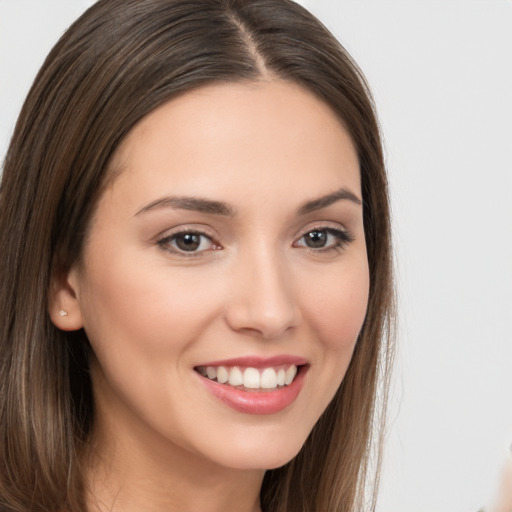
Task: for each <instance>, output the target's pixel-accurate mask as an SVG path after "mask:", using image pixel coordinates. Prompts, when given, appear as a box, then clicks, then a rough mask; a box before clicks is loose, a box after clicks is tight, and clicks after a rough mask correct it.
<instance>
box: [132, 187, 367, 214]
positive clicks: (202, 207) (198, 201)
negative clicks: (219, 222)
mask: <svg viewBox="0 0 512 512" xmlns="http://www.w3.org/2000/svg"><path fill="white" fill-rule="evenodd" d="M341 200H348V201H350V202H352V203H355V204H357V205H359V206H361V205H362V201H361V199H359V198H358V197H357V196H356V195H355V194H354V193H353V192H351V191H350V190H348V189H346V188H341V189H339V190H336V191H335V192H333V193H331V194H327V195H325V196H322V197H318V198H316V199H313V200H311V201H307V202H305V203H304V204H302V205H301V206H300V207H299V208H298V210H297V215H299V216H300V215H306V214H308V213H311V212H314V211H316V210H321V209H322V208H327V207H328V206H330V205H331V204H334V203H336V202H338V201H341ZM157 208H158V209H159V208H174V209H176V210H191V211H195V212H199V213H206V214H213V215H222V216H225V217H233V216H234V215H235V210H234V209H233V208H232V207H231V206H229V205H228V204H227V203H224V202H222V201H213V200H211V199H205V198H202V197H189V196H166V197H162V198H160V199H156V200H155V201H153V202H151V203H149V204H148V205H146V206H144V207H143V208H141V209H140V210H139V211H138V212H137V213H136V214H135V216H137V215H140V214H141V213H145V212H148V211H150V210H154V209H157Z"/></svg>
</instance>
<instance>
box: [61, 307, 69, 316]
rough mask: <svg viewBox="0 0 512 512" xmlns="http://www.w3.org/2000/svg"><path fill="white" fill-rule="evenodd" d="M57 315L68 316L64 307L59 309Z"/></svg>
mask: <svg viewBox="0 0 512 512" xmlns="http://www.w3.org/2000/svg"><path fill="white" fill-rule="evenodd" d="M59 315H60V316H68V312H67V311H66V310H65V309H61V310H60V311H59Z"/></svg>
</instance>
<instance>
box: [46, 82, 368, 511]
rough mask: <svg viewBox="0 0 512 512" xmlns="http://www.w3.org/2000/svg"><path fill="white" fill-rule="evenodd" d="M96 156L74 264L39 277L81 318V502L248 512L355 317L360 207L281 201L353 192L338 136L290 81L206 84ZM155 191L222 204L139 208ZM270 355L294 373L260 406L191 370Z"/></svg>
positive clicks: (288, 453) (290, 453)
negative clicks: (89, 399)
mask: <svg viewBox="0 0 512 512" xmlns="http://www.w3.org/2000/svg"><path fill="white" fill-rule="evenodd" d="M112 166H113V168H114V169H115V170H116V172H118V175H117V177H116V178H115V179H114V180H113V182H112V183H111V184H110V185H109V187H108V188H107V190H106V191H105V192H104V194H103V196H102V197H101V199H100V201H99V204H98V205H97V209H96V212H95V215H94V218H93V220H92V222H91V225H90V228H89V233H88V237H87V241H86V244H85V248H84V254H83V257H82V258H81V262H80V263H77V264H76V265H74V266H73V267H72V269H71V270H70V272H69V273H68V274H67V275H66V276H65V277H64V278H63V279H60V280H59V281H58V282H56V283H54V292H53V295H52V301H51V311H50V313H51V316H52V319H53V321H54V323H55V324H56V325H57V326H58V327H60V328H61V329H66V330H73V329H78V328H81V327H84V328H85V331H86V333H87V335H88V337H89V339H90V342H91V345H92V348H93V351H94V355H93V356H92V359H91V375H92V380H93V387H94V397H95V403H96V409H97V411H96V416H95V424H94V431H93V435H92V439H91V446H92V453H93V457H92V458H91V460H90V461H89V465H90V467H89V481H88V486H89V489H90V495H91V499H90V505H91V509H92V510H101V511H103V510H112V511H114V512H117V511H123V512H130V511H138V510H147V511H155V512H156V511H163V510H165V511H167V512H168V511H174V510H176V511H178V510H179V511H197V510H202V511H205V512H217V511H219V512H220V511H222V512H226V511H233V512H235V511H237V512H245V511H247V512H254V511H258V510H259V498H258V495H259V489H260V486H261V481H262V478H263V475H264V471H265V469H269V468H275V467H278V466H281V465H283V464H285V463H286V462H288V461H289V460H290V459H291V458H293V457H294V456H295V455H296V453H297V452H298V451H299V450H300V448H301V446H302V444H303V443H304V441H305V439H306V438H307V436H308V434H309V432H310V431H311V429H312V427H313V426H314V424H315V423H316V421H317V420H318V418H319V417H320V415H321V414H322V412H323V411H324V409H325V408H326V406H327V405H328V403H329V402H330V400H331V399H332V397H333V395H334V393H335V392H336V390H337V389H338V387H339V385H340V383H341V381H342V379H343V376H344V374H345V371H346V369H347V366H348V364H349V362H350V358H351V355H352V352H353V349H354V345H355V342H356V339H357V336H358V333H359V331H360V329H361V326H362V323H363V321H364V317H365V313H366V307H367V300H368V285H369V277H368V264H367V257H366V245H365V237H364V230H363V218H362V206H361V205H360V204H357V203H356V202H354V201H352V200H349V199H343V198H342V199H338V200H336V201H333V202H332V204H330V205H328V206H325V207H323V208H320V209H315V210H314V211H310V212H309V213H305V214H298V212H297V210H298V209H299V208H300V207H301V205H303V204H304V203H306V202H308V201H311V200H314V199H317V198H319V197H323V196H326V195H329V194H332V193H334V192H336V191H339V190H340V189H344V190H346V191H349V192H350V193H352V194H353V195H354V196H356V197H358V198H361V187H360V178H359V165H358V159H357V155H356V151H355V149H354V146H353V144H352V141H351V139H350V137H349V135H348V134H347V132H346V130H345V129H344V127H343V126H342V124H341V123H340V121H339V120H338V118H337V117H336V116H335V115H334V113H333V112H332V111H331V109H330V108H329V107H328V106H327V105H325V104H324V103H323V102H321V101H320V100H318V99H317V98H316V97H314V96H313V95H312V94H310V93H309V92H307V91H305V90H304V89H302V88H300V87H298V86H296V85H293V84H289V83H286V82H283V81H279V80H265V81H264V80H262V81H260V82H255V83H251V84H221V85H214V86H208V87H205V88H202V89H199V90H196V91H193V92H190V93H187V94H185V95H183V96H181V97H179V98H177V99H174V100H172V101H170V102H169V103H167V104H165V105H163V106H162V107H160V108H158V109H157V110H155V111H154V112H152V113H151V114H149V115H148V116H147V117H146V118H144V119H143V120H142V121H141V122H140V123H139V124H138V125H137V126H136V127H135V128H134V129H133V130H132V131H131V132H130V134H129V135H128V137H127V138H126V139H125V140H124V142H123V144H122V145H121V147H120V148H119V149H118V150H117V152H116V154H115V158H114V161H113V163H112ZM167 196H193V197H196V198H197V197H201V198H206V199H208V200H214V201H222V202H224V203H226V204H227V205H228V206H229V208H230V209H231V210H232V212H231V213H232V215H229V216H226V215H219V214H216V213H208V212H206V213H205V212H198V211H192V210H187V209H183V208H174V207H172V206H169V205H168V204H166V203H165V202H164V203H161V204H159V205H153V207H151V208H149V209H148V205H151V204H153V203H154V202H155V201H158V200H160V199H162V198H165V197H167ZM183 228H187V229H189V230H193V231H196V232H202V233H205V234H206V235H207V237H208V238H206V237H204V238H201V245H200V247H199V249H198V250H197V251H196V253H195V255H193V256H187V254H190V253H184V252H183V251H182V252H179V249H177V246H176V239H171V240H169V236H170V235H173V234H174V233H176V232H177V231H179V230H181V229H183ZM326 228H329V229H335V230H340V231H342V232H343V233H345V232H349V233H350V236H351V238H352V241H351V242H350V243H342V244H341V246H339V247H335V246H336V244H337V243H338V242H339V240H338V239H337V238H336V237H335V236H333V235H332V234H331V235H329V237H328V238H327V241H326V245H325V246H324V247H323V248H318V247H315V248H310V247H308V246H307V243H306V241H305V240H306V239H305V238H304V235H305V234H306V233H308V232H311V231H313V230H315V229H316V230H321V229H324V230H325V229H326ZM323 233H324V234H326V232H325V231H323ZM164 238H167V242H165V243H163V242H162V239H164ZM159 241H160V243H159ZM177 251H178V252H177ZM60 309H65V310H66V311H67V312H68V314H67V315H66V316H60V315H59V310H60ZM282 354H287V355H292V356H300V357H303V358H305V359H307V361H308V364H309V369H308V371H307V374H306V375H305V380H304V386H303V388H302V390H301V392H300V394H299V396H298V397H297V399H296V400H295V402H294V403H292V404H291V405H290V406H288V407H286V408H285V409H284V410H282V411H279V412H278V413H275V414H265V415H261V414H246V413H242V412H239V411H235V410H233V409H232V408H230V407H228V406H227V405H226V404H224V403H223V402H221V401H220V400H219V399H218V398H216V397H214V396H212V394H211V393H210V392H209V391H208V390H207V389H206V387H205V386H204V385H203V383H202V382H201V378H200V377H199V376H198V374H197V372H196V371H195V370H194V367H195V366H198V365H201V364H204V363H205V362H208V361H216V360H223V359H229V358H234V357H242V356H249V355H250V356H263V357H271V356H275V355H282ZM92 497H94V498H92Z"/></svg>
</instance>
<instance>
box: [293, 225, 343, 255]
mask: <svg viewBox="0 0 512 512" xmlns="http://www.w3.org/2000/svg"><path fill="white" fill-rule="evenodd" d="M350 241H351V238H350V236H349V235H348V233H346V232H345V231H342V230H340V229H334V228H322V229H312V230H311V231H308V232H307V233H304V235H302V236H301V237H300V238H299V240H298V241H297V242H295V244H294V245H295V246H299V247H308V248H309V249H320V250H322V249H324V250H327V249H335V248H337V247H341V246H343V245H345V244H347V243H349V242H350Z"/></svg>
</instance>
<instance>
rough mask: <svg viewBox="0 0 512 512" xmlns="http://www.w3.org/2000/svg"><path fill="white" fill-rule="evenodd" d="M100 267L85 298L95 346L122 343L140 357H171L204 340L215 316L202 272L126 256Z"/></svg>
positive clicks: (88, 329)
mask: <svg viewBox="0 0 512 512" xmlns="http://www.w3.org/2000/svg"><path fill="white" fill-rule="evenodd" d="M102 269H105V267H100V266H99V265H98V266H94V265H91V269H90V271H89V272H88V279H87V281H86V289H85V293H84V296H83V298H82V309H83V312H84V324H85V330H86V332H87V334H88V335H89V338H90V339H91V343H92V344H93V348H98V349H101V350H110V349H112V350H114V348H115V347H116V345H117V347H119V346H120V345H121V344H122V347H123V349H125V350H128V349H133V350H136V351H137V352H139V353H140V354H141V355H144V354H145V355H147V356H150V355H151V356H155V355H158V354H164V353H168V351H169V350H170V349H171V350H173V349H176V350H177V349H179V347H180V345H181V344H183V343H186V342H187V341H188V342H189V341H191V340H194V339H196V338H197V337H198V336H200V334H201V331H202V328H203V327H204V324H205V323H206V322H208V321H209V319H210V318H211V317H212V315H214V314H215V313H214V311H215V308H216V302H215V300H216V299H215V294H211V293H205V289H204V286H205V283H204V279H201V275H200V273H197V272H196V273H194V272H171V271H170V270H169V268H166V267H159V266H158V265H147V264H146V265H144V264H143V262H141V261H135V262H134V261H129V260H128V259H127V258H125V259H124V260H123V261H118V262H117V264H116V265H112V266H109V267H108V268H106V271H105V270H102ZM171 342H172V343H171ZM103 345H106V347H103Z"/></svg>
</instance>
